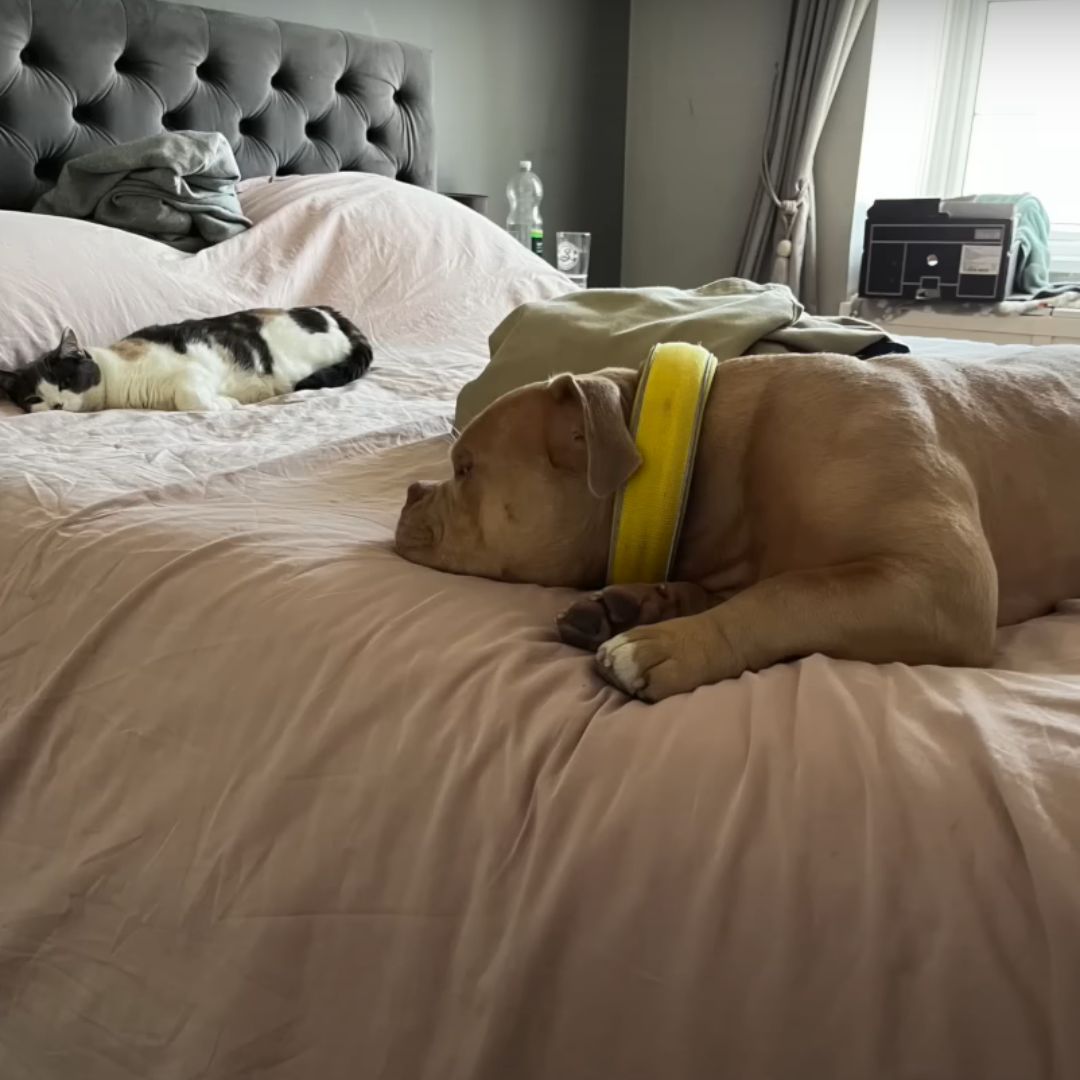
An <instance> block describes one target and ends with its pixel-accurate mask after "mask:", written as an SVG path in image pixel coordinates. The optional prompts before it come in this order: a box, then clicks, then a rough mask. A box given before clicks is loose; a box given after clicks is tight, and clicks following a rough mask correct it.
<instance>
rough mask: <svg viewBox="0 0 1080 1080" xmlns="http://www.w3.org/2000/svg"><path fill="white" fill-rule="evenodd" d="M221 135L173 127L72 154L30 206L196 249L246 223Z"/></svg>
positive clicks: (234, 171) (235, 175) (229, 155)
mask: <svg viewBox="0 0 1080 1080" xmlns="http://www.w3.org/2000/svg"><path fill="white" fill-rule="evenodd" d="M239 179H240V170H239V168H238V167H237V164H236V158H235V157H233V152H232V148H231V147H230V146H229V143H228V140H227V139H226V138H225V136H224V135H222V134H220V133H219V132H216V131H175V132H165V133H163V134H161V135H149V136H147V137H146V138H144V139H136V140H135V141H134V142H128V143H122V144H121V145H119V146H110V147H106V148H105V149H104V150H95V151H94V152H93V153H91V154H84V155H83V156H82V157H77V158H72V160H71V161H68V162H67V163H66V164H65V165H64V168H63V170H62V171H61V173H60V179H59V180H58V181H57V184H56V187H54V188H53V189H52V190H51V191H47V192H46V193H45V194H44V195H42V196H41V198H40V199H38V201H37V203H36V204H35V206H34V212H35V213H38V214H57V215H59V216H61V217H74V218H85V219H87V220H90V221H96V222H98V223H99V224H101V225H111V226H114V227H115V228H118V229H126V230H127V231H129V232H134V233H141V234H142V235H143V236H149V237H151V238H152V239H154V240H160V241H162V242H163V243H165V244H171V245H172V246H173V247H175V248H179V249H180V250H181V251H198V250H200V249H201V248H204V247H207V246H208V245H210V244H216V243H218V242H219V241H221V240H227V239H228V238H229V237H230V236H236V235H237V234H238V233H240V232H243V231H244V229H247V228H249V227H250V225H251V222H250V221H248V219H247V218H246V217H244V215H243V213H242V212H241V210H240V202H239V200H238V199H237V197H236V182H237V181H238V180H239Z"/></svg>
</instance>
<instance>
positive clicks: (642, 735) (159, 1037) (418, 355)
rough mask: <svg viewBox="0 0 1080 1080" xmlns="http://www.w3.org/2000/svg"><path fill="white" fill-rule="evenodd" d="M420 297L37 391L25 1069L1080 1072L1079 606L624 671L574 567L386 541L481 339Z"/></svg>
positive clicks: (491, 1078)
mask: <svg viewBox="0 0 1080 1080" xmlns="http://www.w3.org/2000/svg"><path fill="white" fill-rule="evenodd" d="M271 276H272V275H271ZM371 310H372V311H374V312H375V313H376V314H378V312H379V310H380V309H379V308H378V305H372V307H371ZM447 317H448V318H449V317H451V316H449V315H448V316H447ZM386 319H387V321H386V322H385V323H379V322H378V319H376V327H377V333H378V335H379V338H380V340H381V341H383V343H384V350H383V362H382V364H381V374H380V369H379V368H377V369H376V370H375V372H373V377H372V378H371V379H370V380H369V379H365V380H362V381H361V383H359V384H357V385H356V387H355V388H354V389H352V390H350V391H346V392H336V393H327V394H310V395H296V396H294V398H292V399H289V400H286V401H282V402H277V403H271V404H267V405H263V406H258V407H251V408H247V409H243V410H238V411H237V412H233V413H224V414H214V415H200V414H153V413H128V412H116V413H105V414H100V415H97V416H90V417H78V416H68V415H65V414H59V413H56V414H51V413H46V414H36V415H34V416H30V417H20V418H17V419H15V420H13V421H10V422H4V423H0V1076H3V1077H4V1078H5V1080H31V1078H33V1080H73V1078H77V1080H115V1078H116V1077H121V1076H132V1077H139V1078H140V1080H159V1078H160V1080H179V1078H189V1077H196V1076H198V1077H204V1078H214V1080H217V1078H221V1080H224V1078H234V1077H239V1076H259V1077H266V1078H269V1080H294V1078H295V1080H311V1078H312V1077H318V1078H319V1080H338V1078H341V1080H346V1078H348V1080H352V1078H353V1077H355V1076H357V1075H364V1076H379V1077H384V1078H387V1080H397V1078H400V1080H425V1078H430V1080H455V1078H460V1080H466V1078H468V1080H505V1078H506V1077H510V1076H513V1077H518V1078H523V1080H525V1078H531V1077H535V1078H537V1080H541V1078H543V1080H548V1078H551V1077H559V1078H560V1080H586V1078H589V1080H591V1078H594V1077H597V1076H612V1077H616V1076H617V1077H619V1078H620V1080H639V1078H640V1080H652V1078H655V1077H658V1076H663V1077H666V1078H671V1080H681V1078H686V1080H699V1078H700V1080H704V1078H706V1077H708V1078H711V1077H714V1076H716V1075H717V1069H718V1068H722V1069H725V1070H728V1071H730V1072H731V1074H732V1075H739V1076H742V1077H747V1078H775V1077H781V1076H823V1077H824V1076H828V1077H831V1078H836V1080H845V1078H851V1080H865V1078H866V1077H870V1076H873V1077H898V1078H899V1077H902V1078H916V1077H918V1078H933V1080H936V1078H937V1077H954V1076H979V1077H980V1078H984V1080H996V1078H1001V1080H1006V1078H1008V1080H1013V1078H1015V1077H1018V1076H1023V1077H1059V1078H1062V1080H1064V1078H1071V1077H1074V1076H1076V1075H1078V1074H1080V1028H1078V1027H1077V1025H1076V1024H1075V1017H1076V1015H1077V1007H1078V1005H1080V890H1078V889H1077V880H1078V874H1077V870H1078V867H1080V822H1078V815H1077V807H1078V806H1080V604H1076V603H1071V604H1066V605H1064V606H1063V607H1062V610H1061V611H1060V612H1058V613H1055V614H1053V615H1050V616H1047V617H1046V618H1043V619H1038V620H1034V621H1033V622H1031V623H1028V624H1025V625H1023V626H1020V627H1014V628H1010V629H1006V630H1003V631H1002V632H1001V633H1000V635H999V641H998V649H997V655H996V658H995V664H994V667H993V668H992V669H990V670H947V669H943V668H934V667H923V668H908V667H904V666H901V665H886V666H881V667H873V666H870V665H865V664H856V663H844V662H837V661H831V660H827V659H825V658H823V657H820V656H814V657H810V658H808V659H806V660H803V661H800V662H798V663H793V664H786V665H779V666H777V667H775V668H772V669H770V670H768V671H764V672H762V673H760V674H753V675H745V676H743V677H742V678H740V679H738V680H734V681H731V682H728V683H725V684H722V685H719V686H714V687H706V688H703V689H701V690H699V691H697V692H695V693H693V694H691V695H687V696H685V697H683V698H678V699H673V700H670V701H667V702H664V703H662V704H660V705H656V706H646V705H643V704H641V703H637V702H628V701H626V700H625V699H624V698H622V697H621V696H620V695H619V694H618V693H617V692H615V691H614V690H613V689H612V688H610V687H609V686H607V685H606V684H604V683H602V682H601V681H600V680H598V679H597V678H596V676H595V675H594V673H593V671H592V668H591V663H590V659H589V658H588V657H587V656H585V655H583V654H581V653H579V652H577V651H575V650H573V649H570V648H568V647H566V646H563V645H562V644H560V643H559V642H558V641H557V640H556V637H555V634H554V631H553V622H552V620H553V617H554V615H555V613H556V611H557V610H559V608H560V607H561V606H563V605H564V604H565V603H566V601H567V600H568V598H569V594H568V593H567V592H566V591H564V590H547V589H540V588H533V587H528V586H515V585H505V584H499V583H494V582H485V581H478V580H473V579H468V578H463V577H454V576H450V575H442V574H438V573H436V572H433V571H430V570H427V569H425V568H422V567H418V566H414V565H411V564H408V563H405V562H403V561H402V560H400V559H398V558H397V557H396V556H395V555H394V554H393V552H392V550H391V548H390V539H391V536H392V528H393V523H394V521H395V519H396V515H397V511H398V508H399V505H400V501H401V498H402V494H403V490H404V487H405V485H406V483H407V482H408V481H409V480H411V479H416V478H437V477H439V476H441V475H443V470H444V469H445V453H446V446H447V435H446V432H447V417H448V415H449V411H450V405H451V402H450V397H451V387H452V384H453V383H454V381H455V380H456V379H457V378H458V377H459V376H460V372H461V369H462V368H463V367H468V366H469V365H470V364H477V363H479V362H480V360H481V357H480V354H479V352H478V350H477V347H476V342H477V341H478V340H479V338H480V335H479V333H478V332H477V330H475V329H473V330H470V331H468V332H467V333H466V334H465V335H464V338H463V340H464V344H463V345H460V346H454V347H451V348H443V347H442V346H441V345H440V346H436V344H434V343H433V342H432V341H430V340H429V341H428V342H427V343H426V344H425V343H424V341H423V340H422V333H427V332H428V331H423V332H422V333H418V332H414V331H413V330H412V329H411V328H408V327H404V326H402V327H401V329H400V338H399V339H395V338H394V337H393V334H394V333H396V332H397V331H396V330H393V329H392V328H393V325H394V324H392V321H391V319H392V316H391V315H390V314H387V316H386ZM442 323H443V320H442V319H434V320H432V321H431V323H430V326H431V327H433V328H435V329H436V330H437V328H438V327H439V326H440V325H442ZM380 326H382V327H384V329H378V327H380ZM928 348H929V346H928ZM447 355H449V356H450V361H449V363H447V360H446V357H447ZM420 370H422V371H424V372H426V373H427V374H426V375H425V376H424V377H425V378H429V379H430V380H431V382H430V386H429V388H428V389H425V390H424V392H423V393H422V394H420V395H417V394H415V393H413V392H411V391H410V389H409V388H410V387H412V386H414V385H415V383H414V382H413V381H412V380H413V378H414V377H415V375H416V372H417V371H420ZM448 372H449V374H447V373H448ZM417 440H419V441H417Z"/></svg>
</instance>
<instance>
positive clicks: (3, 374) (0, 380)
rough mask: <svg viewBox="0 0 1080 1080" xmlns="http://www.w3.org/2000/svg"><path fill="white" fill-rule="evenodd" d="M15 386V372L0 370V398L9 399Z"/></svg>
mask: <svg viewBox="0 0 1080 1080" xmlns="http://www.w3.org/2000/svg"><path fill="white" fill-rule="evenodd" d="M14 386H15V372H14V371H6V370H5V369H4V368H0V397H6V398H9V397H11V391H12V389H13V387H14Z"/></svg>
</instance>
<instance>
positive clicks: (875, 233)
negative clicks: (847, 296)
mask: <svg viewBox="0 0 1080 1080" xmlns="http://www.w3.org/2000/svg"><path fill="white" fill-rule="evenodd" d="M1016 226H1017V211H1016V207H1015V205H1014V204H1013V203H1009V202H985V203H984V202H976V201H975V200H974V199H973V198H972V197H970V196H968V197H965V198H961V199H878V200H877V201H876V202H875V203H874V204H873V206H871V207H870V210H869V211H868V213H867V215H866V231H865V232H864V234H863V256H862V269H861V270H860V272H859V295H860V296H873V297H881V298H891V299H898V300H961V301H962V300H981V301H983V302H993V301H996V300H1004V299H1005V297H1006V296H1008V295H1009V293H1011V292H1012V289H1013V275H1014V272H1015V263H1016V233H1017V228H1016Z"/></svg>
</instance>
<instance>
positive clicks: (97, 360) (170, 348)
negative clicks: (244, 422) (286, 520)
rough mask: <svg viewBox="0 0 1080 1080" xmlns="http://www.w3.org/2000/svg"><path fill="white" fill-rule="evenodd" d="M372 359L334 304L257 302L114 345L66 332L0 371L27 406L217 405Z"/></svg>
mask: <svg viewBox="0 0 1080 1080" xmlns="http://www.w3.org/2000/svg"><path fill="white" fill-rule="evenodd" d="M370 366H371V346H370V345H369V344H368V340H367V338H366V337H364V335H363V334H362V333H361V332H360V330H359V329H357V327H356V326H354V325H353V323H352V322H350V321H349V320H348V319H347V318H345V316H344V315H342V314H341V313H340V312H337V311H335V310H334V309H333V308H328V307H298V308H288V309H285V308H256V309H254V310H251V311H237V312H234V313H233V314H231V315H219V316H216V317H215V318H210V319H190V320H188V321H187V322H179V323H171V324H169V325H167V326H148V327H146V328H145V329H143V330H137V331H136V332H135V333H134V334H130V335H129V336H128V337H126V338H124V339H123V341H118V342H117V343H116V344H115V345H110V346H108V347H107V348H86V349H84V348H83V347H82V346H81V345H80V344H79V342H78V340H77V339H76V337H75V334H74V332H73V331H71V330H65V331H64V333H63V336H62V337H61V339H60V344H59V345H58V346H57V347H56V348H55V349H53V350H52V352H49V353H46V354H45V355H44V356H43V357H41V358H40V359H39V360H36V361H35V362H34V363H32V364H29V365H27V366H26V367H24V368H20V369H19V370H17V371H2V370H0V394H4V395H6V396H7V397H9V398H11V400H12V401H13V402H15V404H16V405H18V406H19V407H20V408H21V409H24V410H25V411H26V412H42V411H44V410H46V409H66V410H67V411H68V412H96V411H97V410H99V409H176V410H213V411H216V410H221V409H234V408H236V407H237V406H238V405H246V404H248V403H250V402H254V401H263V400H265V399H266V398H271V397H276V396H277V395H278V394H287V393H289V392H290V391H292V390H316V389H319V388H321V387H328V386H344V385H345V384H346V383H350V382H352V381H353V380H354V379H359V378H360V376H361V375H363V374H364V372H365V371H367V369H368V368H369V367H370Z"/></svg>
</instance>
